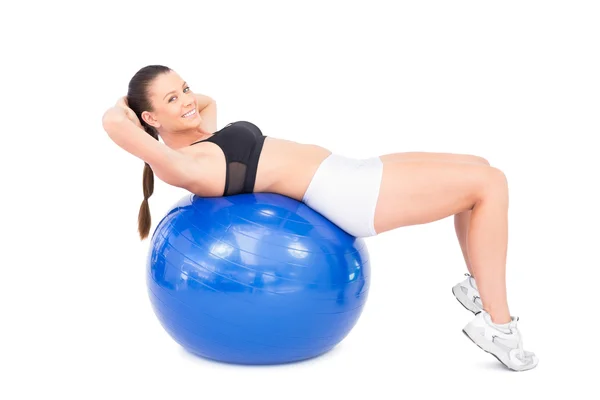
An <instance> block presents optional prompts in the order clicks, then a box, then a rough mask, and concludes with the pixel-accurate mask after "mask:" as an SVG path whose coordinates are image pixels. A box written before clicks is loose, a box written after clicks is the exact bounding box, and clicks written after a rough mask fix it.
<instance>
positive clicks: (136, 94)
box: [127, 65, 171, 240]
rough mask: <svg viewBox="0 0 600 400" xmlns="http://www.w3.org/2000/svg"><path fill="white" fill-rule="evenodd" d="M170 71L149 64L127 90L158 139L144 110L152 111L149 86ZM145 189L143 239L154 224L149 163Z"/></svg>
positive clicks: (134, 107) (141, 214)
mask: <svg viewBox="0 0 600 400" xmlns="http://www.w3.org/2000/svg"><path fill="white" fill-rule="evenodd" d="M168 72H171V69H170V68H169V67H165V66H163V65H148V66H146V67H143V68H142V69H140V70H139V71H138V72H136V74H135V75H134V76H133V78H131V80H130V81H129V90H128V92H127V103H128V104H129V107H130V108H131V109H132V110H133V112H134V113H135V115H136V116H137V117H138V119H139V120H140V122H141V124H142V126H143V127H144V130H145V131H146V133H148V134H149V135H150V136H152V137H153V138H154V139H156V140H158V132H157V131H156V129H155V128H154V127H153V126H151V125H148V124H147V123H146V121H144V120H143V119H142V112H143V111H146V110H148V111H152V103H151V102H150V98H149V95H148V88H149V87H150V85H151V84H152V82H153V81H154V79H155V78H156V77H157V76H158V75H160V74H164V73H168ZM143 189H144V200H143V201H142V205H141V206H140V211H139V213H138V232H139V235H140V239H141V240H144V239H145V238H147V237H148V234H149V233H150V227H151V225H152V221H151V219H150V206H149V205H148V198H149V197H150V196H152V193H153V192H154V172H152V168H151V167H150V165H148V164H147V163H144V175H143Z"/></svg>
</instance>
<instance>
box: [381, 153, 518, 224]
mask: <svg viewBox="0 0 600 400" xmlns="http://www.w3.org/2000/svg"><path fill="white" fill-rule="evenodd" d="M382 161H383V175H382V179H381V186H380V189H379V197H378V199H377V205H376V208H375V231H376V232H377V233H382V232H385V231H388V230H391V229H394V228H398V227H401V226H408V225H418V224H425V223H429V222H433V221H437V220H440V219H443V218H446V217H448V216H450V215H454V214H458V213H460V212H462V211H466V210H470V209H472V208H473V206H474V204H475V203H476V202H477V201H478V200H480V199H481V198H482V197H483V194H484V193H485V191H486V190H487V189H488V188H489V187H492V186H494V185H501V184H505V182H506V177H505V176H504V174H503V173H502V171H500V170H498V169H496V168H494V167H490V166H488V165H484V164H477V163H459V162H440V161H404V162H394V161H390V159H389V158H388V159H387V160H386V159H383V160H382Z"/></svg>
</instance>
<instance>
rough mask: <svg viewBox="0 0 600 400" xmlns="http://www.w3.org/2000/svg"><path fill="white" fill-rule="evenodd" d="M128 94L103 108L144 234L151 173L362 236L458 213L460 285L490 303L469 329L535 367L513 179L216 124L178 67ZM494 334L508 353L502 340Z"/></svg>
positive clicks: (464, 161) (516, 363)
mask: <svg viewBox="0 0 600 400" xmlns="http://www.w3.org/2000/svg"><path fill="white" fill-rule="evenodd" d="M127 100H128V106H127V105H123V106H122V107H121V108H120V109H119V110H117V111H114V110H113V111H110V110H109V111H108V112H107V113H106V114H105V117H104V119H103V125H104V127H105V130H106V131H107V132H108V134H109V136H110V137H111V139H113V140H114V141H115V142H116V143H117V144H118V145H119V146H121V147H122V148H123V149H125V150H127V151H128V152H130V153H131V154H133V155H135V156H136V157H138V158H140V159H142V160H143V161H144V162H145V163H146V165H145V168H144V201H143V202H142V206H141V207H140V212H139V216H138V230H139V233H140V237H141V238H142V239H144V238H146V237H147V236H148V234H149V230H150V211H149V207H148V197H150V195H151V194H152V191H153V189H154V175H153V171H154V173H156V175H157V176H158V177H159V178H160V179H162V180H163V181H164V182H166V183H168V184H171V185H174V186H179V187H181V188H184V189H187V190H188V191H190V192H191V193H193V194H195V195H197V196H199V197H222V196H233V195H237V194H244V193H261V192H263V193H264V192H269V193H275V194H278V195H283V196H286V197H289V198H292V199H295V200H297V201H302V202H303V203H305V204H306V205H308V206H309V207H310V208H312V209H313V210H315V211H317V212H318V213H320V214H321V215H323V216H324V217H325V218H327V219H328V220H329V221H331V222H333V223H334V224H335V225H337V226H338V227H339V228H341V229H342V230H344V231H346V232H347V233H348V234H350V235H351V236H354V237H357V238H359V237H369V236H375V235H378V234H381V233H383V232H386V231H390V230H392V229H396V228H399V227H403V226H410V225H418V224H425V223H429V222H433V221H438V220H440V219H443V218H446V217H448V216H451V215H454V217H455V226H456V233H457V236H458V239H459V244H460V246H461V249H468V251H467V250H465V253H464V254H465V261H466V262H467V268H468V269H469V270H470V271H471V270H472V271H473V277H474V279H475V280H476V286H477V288H476V290H477V294H476V295H474V294H473V293H474V290H475V286H473V287H472V288H471V289H469V288H468V287H465V286H462V284H459V286H458V287H457V288H456V289H457V290H456V291H454V290H453V293H455V296H456V298H457V299H458V300H459V302H461V304H463V306H465V307H466V308H468V309H469V310H471V311H473V310H476V308H475V306H477V305H480V306H481V307H483V310H484V311H479V314H477V315H478V316H477V317H476V318H475V320H473V321H472V322H471V323H469V325H468V326H467V327H465V329H464V330H463V332H464V333H466V334H467V336H469V337H470V338H471V339H472V340H473V341H475V342H476V343H477V344H478V345H479V346H480V347H482V348H484V349H485V350H486V351H488V352H490V353H492V354H494V355H495V356H496V357H497V358H498V359H499V360H501V362H503V363H504V364H505V365H507V366H508V367H509V368H512V369H515V370H525V369H531V368H534V367H535V366H536V365H537V362H538V360H537V358H536V357H535V355H534V354H533V353H531V352H525V351H524V350H523V347H522V344H521V339H520V335H519V334H518V330H517V328H516V319H515V318H514V316H511V314H510V311H509V309H508V303H507V299H506V284H505V282H506V281H505V272H506V251H507V241H508V182H507V179H506V176H505V175H504V173H503V172H502V171H501V170H499V169H497V168H495V167H492V166H490V165H489V163H488V162H487V161H486V160H484V159H482V158H481V157H476V156H472V155H467V154H444V153H391V154H385V155H381V156H376V157H369V158H362V159H357V158H351V157H345V156H343V155H340V154H334V153H332V152H331V151H330V150H328V149H326V148H324V147H321V146H319V145H317V144H309V143H298V142H293V141H289V140H284V139H279V138H275V137H273V136H271V135H268V136H267V135H264V134H263V133H262V131H261V130H260V128H259V127H258V126H256V125H255V124H253V123H251V122H248V121H235V122H232V123H230V124H228V125H227V126H225V127H224V128H223V129H220V130H219V131H216V106H215V102H214V101H213V100H212V99H210V98H208V97H206V96H203V97H198V96H197V95H195V94H194V93H192V91H191V89H190V87H189V86H188V85H187V84H186V82H185V81H184V80H183V79H181V77H180V76H179V75H178V74H177V73H175V72H174V71H172V70H171V69H170V68H168V67H164V66H160V65H150V66H147V67H144V68H142V69H141V70H139V71H138V72H137V73H136V74H135V75H134V77H133V78H132V79H131V81H130V84H129V92H128V95H127ZM140 128H143V129H140ZM159 137H160V138H162V139H163V141H164V144H162V143H159V141H158V139H159ZM459 222H460V223H459ZM469 266H470V267H469ZM469 284H471V283H470V282H469ZM471 285H472V284H471ZM462 292H464V293H467V294H469V295H468V296H465V295H461V293H462ZM464 293H463V294H464ZM475 298H480V299H481V302H480V303H479V302H478V303H475V300H471V299H475ZM471 302H473V304H471ZM495 324H498V325H495ZM478 332H481V333H482V334H485V335H484V336H482V335H480V334H479V333H478ZM503 332H504V333H503ZM509 332H510V333H509ZM494 337H498V338H501V339H502V340H504V342H503V343H506V346H509V347H510V349H509V350H507V349H508V347H506V346H504V347H498V346H496V342H494V341H493V340H492V339H493V338H494Z"/></svg>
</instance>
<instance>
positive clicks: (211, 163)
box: [179, 137, 331, 201]
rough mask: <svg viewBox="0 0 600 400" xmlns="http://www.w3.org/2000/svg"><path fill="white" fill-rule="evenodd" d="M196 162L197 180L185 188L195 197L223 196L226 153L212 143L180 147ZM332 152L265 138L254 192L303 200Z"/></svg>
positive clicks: (181, 150) (309, 145)
mask: <svg viewBox="0 0 600 400" xmlns="http://www.w3.org/2000/svg"><path fill="white" fill-rule="evenodd" d="M179 151H180V152H182V153H184V154H187V155H190V156H191V157H193V158H194V159H195V160H197V162H198V164H197V165H198V170H199V171H202V172H199V173H198V178H197V181H196V180H194V181H193V182H192V183H191V184H190V185H189V187H186V189H187V190H189V191H191V192H192V193H194V194H197V195H198V196H204V197H215V196H222V195H223V189H224V187H225V156H224V155H223V152H222V151H221V149H220V148H219V147H218V146H217V145H216V144H214V143H212V142H204V143H198V144H195V145H193V146H189V147H185V148H182V149H179ZM330 154H331V151H329V150H327V149H325V148H323V147H320V146H317V145H314V144H303V143H297V142H293V141H289V140H284V139H277V138H272V137H266V138H265V142H264V144H263V149H262V152H261V155H260V159H259V161H258V170H257V172H256V181H255V183H254V191H255V192H267V193H278V194H282V195H284V196H287V197H290V198H293V199H296V200H298V201H301V200H302V197H303V196H304V193H305V192H306V189H307V188H308V185H309V184H310V181H311V180H312V177H313V175H314V174H315V172H316V171H317V168H318V167H319V165H320V164H321V162H322V161H323V160H324V159H325V158H327V156H329V155H330Z"/></svg>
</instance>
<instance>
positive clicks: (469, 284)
mask: <svg viewBox="0 0 600 400" xmlns="http://www.w3.org/2000/svg"><path fill="white" fill-rule="evenodd" d="M465 275H466V276H467V279H465V280H464V281H462V282H460V283H457V284H456V285H454V287H452V293H453V294H454V297H456V299H457V300H458V301H459V302H460V304H462V305H463V307H465V308H466V309H467V310H469V311H471V312H472V313H473V314H477V313H478V312H480V311H483V303H482V302H481V298H480V297H479V291H478V290H477V284H476V283H475V279H474V278H473V277H472V276H471V275H469V274H465Z"/></svg>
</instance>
